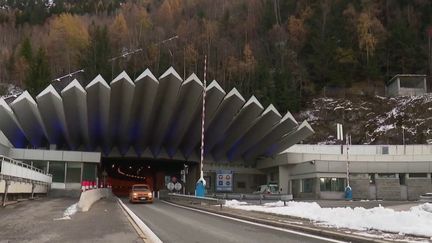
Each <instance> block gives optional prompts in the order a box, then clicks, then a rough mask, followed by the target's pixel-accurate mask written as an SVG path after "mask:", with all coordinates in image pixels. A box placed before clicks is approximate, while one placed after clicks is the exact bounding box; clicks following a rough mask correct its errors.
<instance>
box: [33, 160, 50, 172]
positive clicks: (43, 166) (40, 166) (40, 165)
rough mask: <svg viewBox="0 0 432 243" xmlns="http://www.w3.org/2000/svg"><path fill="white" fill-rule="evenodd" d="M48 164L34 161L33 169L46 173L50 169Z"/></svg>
mask: <svg viewBox="0 0 432 243" xmlns="http://www.w3.org/2000/svg"><path fill="white" fill-rule="evenodd" d="M47 163H48V162H47V161H34V162H33V167H36V168H38V169H41V170H43V171H45V172H46V171H47V169H48V166H47Z"/></svg>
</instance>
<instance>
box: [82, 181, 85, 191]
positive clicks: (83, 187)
mask: <svg viewBox="0 0 432 243" xmlns="http://www.w3.org/2000/svg"><path fill="white" fill-rule="evenodd" d="M84 191H85V186H84V181H81V192H84Z"/></svg>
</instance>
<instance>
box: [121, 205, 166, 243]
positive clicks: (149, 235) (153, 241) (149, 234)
mask: <svg viewBox="0 0 432 243" xmlns="http://www.w3.org/2000/svg"><path fill="white" fill-rule="evenodd" d="M117 199H118V203H119V204H120V207H121V209H122V210H123V211H124V212H125V213H126V215H127V217H128V219H129V220H131V221H132V222H133V223H134V224H135V225H132V226H133V227H134V228H135V230H137V233H138V235H139V236H140V238H141V239H142V240H143V241H144V242H146V243H147V242H149V243H162V241H161V240H160V239H159V237H157V236H156V235H155V233H153V231H151V229H150V228H149V227H148V226H147V225H146V224H145V223H144V222H143V221H142V220H141V219H140V218H139V217H138V216H137V215H136V214H135V213H134V212H132V210H130V209H129V208H128V207H127V206H126V205H125V204H124V203H123V201H122V200H120V198H117Z"/></svg>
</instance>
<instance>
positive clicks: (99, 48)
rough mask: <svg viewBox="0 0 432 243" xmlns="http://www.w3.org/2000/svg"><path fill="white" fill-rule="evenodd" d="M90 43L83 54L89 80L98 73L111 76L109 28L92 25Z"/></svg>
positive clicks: (82, 62) (82, 58)
mask: <svg viewBox="0 0 432 243" xmlns="http://www.w3.org/2000/svg"><path fill="white" fill-rule="evenodd" d="M89 33H90V45H89V46H88V47H87V49H86V51H85V52H84V54H83V55H82V56H81V64H82V66H83V67H84V69H85V77H86V79H87V80H91V79H93V78H94V77H95V76H97V75H98V74H101V75H102V76H103V77H104V78H108V77H111V63H110V62H109V61H108V59H109V58H111V45H110V40H109V37H108V28H107V27H106V26H104V27H100V26H95V25H92V26H90V30H89Z"/></svg>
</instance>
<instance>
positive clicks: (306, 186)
mask: <svg viewBox="0 0 432 243" xmlns="http://www.w3.org/2000/svg"><path fill="white" fill-rule="evenodd" d="M313 185H314V179H313V178H308V179H302V180H300V192H307V193H310V192H313Z"/></svg>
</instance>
